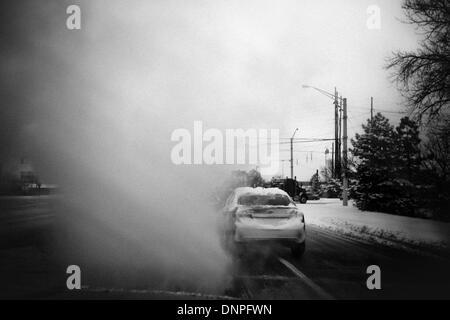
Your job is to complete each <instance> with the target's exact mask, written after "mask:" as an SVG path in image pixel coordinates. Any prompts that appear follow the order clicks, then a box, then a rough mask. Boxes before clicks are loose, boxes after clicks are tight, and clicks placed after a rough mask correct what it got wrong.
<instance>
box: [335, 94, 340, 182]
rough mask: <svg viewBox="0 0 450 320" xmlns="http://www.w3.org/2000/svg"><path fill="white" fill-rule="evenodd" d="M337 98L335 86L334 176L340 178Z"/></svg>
mask: <svg viewBox="0 0 450 320" xmlns="http://www.w3.org/2000/svg"><path fill="white" fill-rule="evenodd" d="M338 127H339V99H338V92H337V90H336V87H335V88H334V178H337V179H340V175H341V172H340V166H339V162H338V161H339V128H338Z"/></svg>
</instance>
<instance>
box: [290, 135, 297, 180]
mask: <svg viewBox="0 0 450 320" xmlns="http://www.w3.org/2000/svg"><path fill="white" fill-rule="evenodd" d="M297 131H298V128H297V129H295V131H294V134H293V135H292V138H291V179H294V137H295V134H296V133H297Z"/></svg>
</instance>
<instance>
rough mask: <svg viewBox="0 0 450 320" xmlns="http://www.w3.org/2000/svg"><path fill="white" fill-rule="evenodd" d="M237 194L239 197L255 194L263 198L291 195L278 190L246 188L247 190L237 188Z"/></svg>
mask: <svg viewBox="0 0 450 320" xmlns="http://www.w3.org/2000/svg"><path fill="white" fill-rule="evenodd" d="M235 193H236V195H237V196H240V195H243V194H254V195H261V196H263V195H264V196H269V195H277V194H278V195H283V196H288V197H289V195H288V194H287V193H286V192H284V191H283V190H281V189H278V188H260V187H258V188H250V187H245V188H237V189H236V190H235Z"/></svg>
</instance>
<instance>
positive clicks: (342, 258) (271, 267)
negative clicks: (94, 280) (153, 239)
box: [0, 196, 450, 300]
mask: <svg viewBox="0 0 450 320" xmlns="http://www.w3.org/2000/svg"><path fill="white" fill-rule="evenodd" d="M53 201H55V198H54V197H52V196H42V197H1V198H0V260H1V264H0V277H1V278H0V287H1V289H0V290H1V292H0V298H105V299H108V298H114V299H116V298H127V299H128V298H132V299H133V298H134V299H178V298H188V299H197V298H202V299H205V298H206V299H209V298H211V299H214V298H219V299H226V298H230V299H270V300H271V299H408V298H411V299H436V298H437V299H443V298H446V299H449V298H450V290H449V289H450V272H449V271H448V270H450V260H449V259H448V258H445V257H437V256H429V255H427V254H426V253H425V254H423V253H421V252H410V251H403V250H400V249H393V248H388V247H384V246H381V245H379V244H370V243H367V242H361V241H358V240H356V239H350V238H347V237H345V236H343V235H340V234H337V233H334V232H332V231H327V230H324V229H321V228H319V227H315V226H312V225H309V226H307V249H306V253H305V255H304V256H303V258H302V259H295V258H293V257H292V256H291V254H290V250H289V249H288V248H284V247H278V246H275V247H270V248H269V247H254V248H248V250H246V251H245V254H241V255H240V256H236V257H234V260H233V267H232V268H231V271H230V273H231V277H232V281H231V282H230V284H229V285H228V286H227V287H226V288H223V290H222V291H221V292H219V293H215V294H214V295H212V294H207V293H204V292H183V291H181V292H180V291H177V290H176V288H172V290H170V289H168V288H165V289H164V290H162V289H161V288H129V287H128V288H123V287H120V286H117V287H116V286H114V285H110V286H106V287H98V286H95V285H92V284H90V283H84V284H83V285H84V286H83V289H82V290H81V291H77V292H73V291H71V292H68V291H67V289H65V281H66V276H67V275H66V274H65V267H64V266H63V265H62V264H61V263H60V262H58V259H55V257H54V254H53V252H52V248H53V243H52V241H53V240H52V232H53V231H54V230H53V229H54V226H55V225H54V217H55V214H56V213H54V211H53V210H52V202H53ZM308 205H312V204H306V205H304V206H305V207H304V208H305V209H307V206H308ZM314 205H316V206H317V205H320V204H317V203H316V204H314ZM324 210H326V207H325V206H324ZM370 265H377V266H379V267H380V269H381V286H382V288H381V290H369V289H368V288H367V286H366V280H367V278H368V277H369V275H368V274H367V273H366V270H367V267H368V266H370Z"/></svg>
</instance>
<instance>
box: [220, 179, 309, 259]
mask: <svg viewBox="0 0 450 320" xmlns="http://www.w3.org/2000/svg"><path fill="white" fill-rule="evenodd" d="M222 217H223V224H222V226H223V230H222V231H223V233H222V234H223V239H224V243H225V246H226V247H227V248H228V249H230V248H235V247H236V246H238V245H239V244H255V243H262V242H277V243H281V244H284V245H287V246H289V247H290V248H291V252H292V254H293V255H294V256H295V257H301V256H302V255H303V253H304V251H305V238H306V228H305V218H304V215H303V213H302V212H301V211H300V210H299V208H298V207H297V206H296V204H295V202H294V201H293V200H292V198H291V197H290V196H289V195H288V194H287V193H286V192H284V191H283V190H280V189H276V188H270V189H266V188H238V189H236V190H235V191H234V192H232V194H231V195H230V196H229V198H228V199H227V201H226V203H225V207H224V209H223V211H222Z"/></svg>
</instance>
